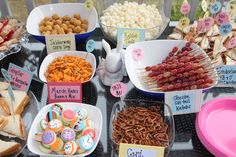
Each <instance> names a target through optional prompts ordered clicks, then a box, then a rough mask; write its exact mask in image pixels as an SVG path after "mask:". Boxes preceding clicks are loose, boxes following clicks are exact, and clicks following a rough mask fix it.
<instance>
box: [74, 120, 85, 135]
mask: <svg viewBox="0 0 236 157" xmlns="http://www.w3.org/2000/svg"><path fill="white" fill-rule="evenodd" d="M84 128H85V121H84V120H83V121H81V120H80V119H78V120H77V122H75V124H74V125H73V126H72V129H74V130H75V132H80V131H82V130H83V129H84Z"/></svg>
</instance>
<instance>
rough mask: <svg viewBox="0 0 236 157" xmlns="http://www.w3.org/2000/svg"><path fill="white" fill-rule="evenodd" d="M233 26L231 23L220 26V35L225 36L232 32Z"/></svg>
mask: <svg viewBox="0 0 236 157" xmlns="http://www.w3.org/2000/svg"><path fill="white" fill-rule="evenodd" d="M232 29H233V28H232V25H231V24H230V23H224V24H222V25H220V34H221V35H223V36H225V35H227V34H229V33H230V32H231V31H232Z"/></svg>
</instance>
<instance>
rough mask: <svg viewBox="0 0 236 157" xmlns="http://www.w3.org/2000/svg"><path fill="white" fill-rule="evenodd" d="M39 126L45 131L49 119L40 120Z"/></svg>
mask: <svg viewBox="0 0 236 157" xmlns="http://www.w3.org/2000/svg"><path fill="white" fill-rule="evenodd" d="M39 126H40V128H41V129H42V130H43V131H44V130H46V129H47V127H48V121H47V120H46V119H42V120H41V121H40V122H39Z"/></svg>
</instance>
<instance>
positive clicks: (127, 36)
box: [117, 28, 145, 48]
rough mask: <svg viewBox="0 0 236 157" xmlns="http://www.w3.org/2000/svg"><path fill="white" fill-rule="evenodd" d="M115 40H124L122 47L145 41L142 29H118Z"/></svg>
mask: <svg viewBox="0 0 236 157" xmlns="http://www.w3.org/2000/svg"><path fill="white" fill-rule="evenodd" d="M117 33H118V35H117V38H118V39H117V40H122V38H123V40H124V47H125V48H126V47H128V46H129V45H131V44H133V43H136V42H140V41H144V40H145V30H144V29H135V28H119V29H118V30H117Z"/></svg>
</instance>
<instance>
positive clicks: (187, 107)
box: [165, 90, 202, 115]
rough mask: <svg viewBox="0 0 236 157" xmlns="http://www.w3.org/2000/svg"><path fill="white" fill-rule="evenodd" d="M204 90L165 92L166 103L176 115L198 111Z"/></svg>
mask: <svg viewBox="0 0 236 157" xmlns="http://www.w3.org/2000/svg"><path fill="white" fill-rule="evenodd" d="M201 99H202V90H185V91H176V92H166V93H165V103H166V104H168V105H169V106H170V108H171V109H172V111H173V114H174V115H178V114H188V113H196V112H199V110H200V104H201Z"/></svg>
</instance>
